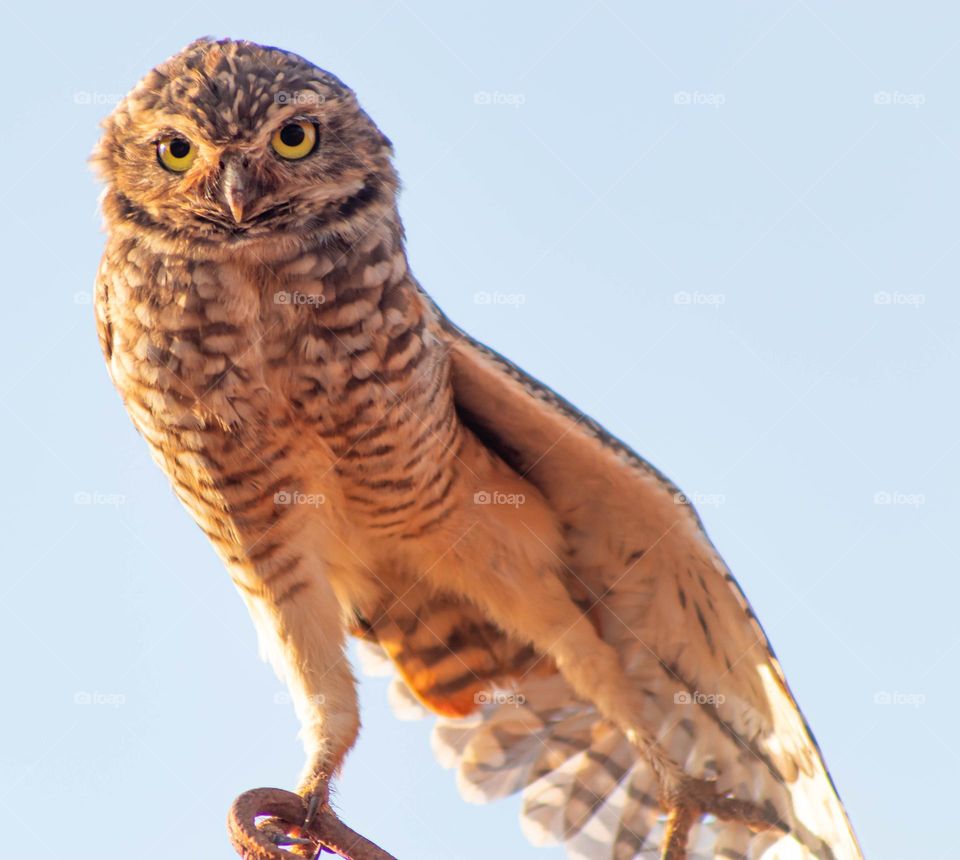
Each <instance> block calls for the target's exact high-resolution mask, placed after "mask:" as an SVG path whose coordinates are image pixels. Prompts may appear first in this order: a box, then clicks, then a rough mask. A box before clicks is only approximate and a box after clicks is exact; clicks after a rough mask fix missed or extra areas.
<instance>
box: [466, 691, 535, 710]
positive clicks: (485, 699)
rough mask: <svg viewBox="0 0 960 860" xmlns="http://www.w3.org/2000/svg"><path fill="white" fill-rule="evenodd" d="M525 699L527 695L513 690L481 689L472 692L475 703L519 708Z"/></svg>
mask: <svg viewBox="0 0 960 860" xmlns="http://www.w3.org/2000/svg"><path fill="white" fill-rule="evenodd" d="M526 701H527V697H526V696H524V695H523V693H517V692H515V691H514V690H481V691H480V692H479V693H474V694H473V703H474V704H475V705H512V706H513V707H515V708H519V707H522V706H523V705H524V704H525V703H526Z"/></svg>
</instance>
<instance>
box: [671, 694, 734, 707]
mask: <svg viewBox="0 0 960 860" xmlns="http://www.w3.org/2000/svg"><path fill="white" fill-rule="evenodd" d="M726 700H727V697H726V696H724V695H723V693H703V692H701V691H700V690H681V691H680V692H678V693H674V694H673V703H674V704H675V705H711V706H712V707H714V708H719V707H720V705H722V704H723V703H724V702H725V701H726Z"/></svg>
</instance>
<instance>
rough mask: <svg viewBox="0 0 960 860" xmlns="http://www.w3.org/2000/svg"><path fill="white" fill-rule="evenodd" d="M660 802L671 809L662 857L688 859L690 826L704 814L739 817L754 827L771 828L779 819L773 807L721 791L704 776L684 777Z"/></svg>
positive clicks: (731, 817) (743, 822) (662, 795)
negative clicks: (724, 793)
mask: <svg viewBox="0 0 960 860" xmlns="http://www.w3.org/2000/svg"><path fill="white" fill-rule="evenodd" d="M660 802H661V805H662V806H663V807H664V808H665V809H666V810H667V828H666V831H665V832H664V835H663V843H662V845H661V849H660V852H661V853H660V860H686V858H687V843H688V841H689V838H690V830H691V828H692V827H693V825H694V824H696V823H697V822H698V821H699V820H700V818H701V817H702V816H704V815H713V816H715V817H716V818H718V819H720V820H721V821H736V822H739V823H741V824H743V825H745V826H746V827H749V828H750V829H751V830H754V831H761V830H769V829H770V828H772V827H776V826H777V825H778V823H779V821H778V819H777V817H776V815H775V814H774V813H773V812H772V811H767V810H765V809H762V808H761V807H760V806H758V805H757V804H755V803H751V802H750V801H747V800H739V799H738V798H735V797H727V796H725V795H722V794H718V793H717V790H716V787H715V784H714V783H712V782H710V781H708V780H704V779H691V778H689V777H686V778H684V779H683V780H682V781H681V782H680V783H679V784H678V785H677V786H676V787H675V788H672V789H668V790H665V791H662V792H661V800H660Z"/></svg>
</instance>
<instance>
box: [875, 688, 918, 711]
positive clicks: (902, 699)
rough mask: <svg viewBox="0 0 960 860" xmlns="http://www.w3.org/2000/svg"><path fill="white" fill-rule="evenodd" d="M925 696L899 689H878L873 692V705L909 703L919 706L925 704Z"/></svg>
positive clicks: (915, 706)
mask: <svg viewBox="0 0 960 860" xmlns="http://www.w3.org/2000/svg"><path fill="white" fill-rule="evenodd" d="M926 702H927V697H926V696H925V695H924V694H923V693H903V692H901V691H900V690H878V691H877V692H876V693H874V694H873V703H874V704H875V705H910V706H911V707H913V708H919V707H920V706H921V705H925V704H926Z"/></svg>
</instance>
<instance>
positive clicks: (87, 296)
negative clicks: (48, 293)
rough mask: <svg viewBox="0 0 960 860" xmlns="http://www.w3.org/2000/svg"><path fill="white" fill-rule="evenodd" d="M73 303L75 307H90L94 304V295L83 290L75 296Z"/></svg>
mask: <svg viewBox="0 0 960 860" xmlns="http://www.w3.org/2000/svg"><path fill="white" fill-rule="evenodd" d="M73 303H74V304H75V305H90V304H93V295H92V294H91V293H89V292H85V291H84V290H81V291H80V292H79V293H74V294H73Z"/></svg>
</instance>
